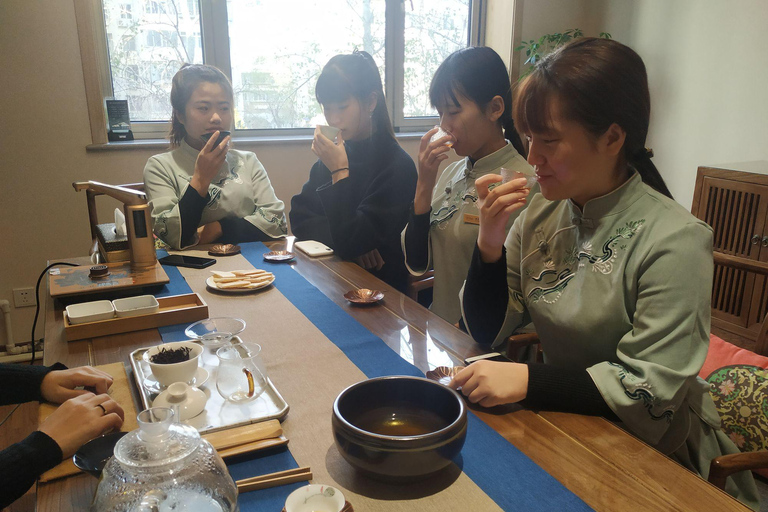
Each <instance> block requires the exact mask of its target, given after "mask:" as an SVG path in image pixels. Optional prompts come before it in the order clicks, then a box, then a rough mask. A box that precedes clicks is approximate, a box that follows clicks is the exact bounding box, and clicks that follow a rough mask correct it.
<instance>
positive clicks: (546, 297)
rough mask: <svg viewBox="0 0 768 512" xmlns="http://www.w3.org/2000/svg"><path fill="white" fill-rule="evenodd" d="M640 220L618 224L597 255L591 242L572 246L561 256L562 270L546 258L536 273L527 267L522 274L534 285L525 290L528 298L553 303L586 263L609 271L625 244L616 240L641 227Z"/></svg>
mask: <svg viewBox="0 0 768 512" xmlns="http://www.w3.org/2000/svg"><path fill="white" fill-rule="evenodd" d="M643 224H645V219H640V220H634V221H630V222H627V224H626V226H622V227H620V228H618V229H617V230H616V234H615V235H613V236H612V237H610V238H609V239H608V240H606V241H605V243H603V244H602V246H601V247H602V252H601V254H599V255H595V254H593V252H592V243H591V242H585V243H583V244H582V246H581V248H580V249H579V248H576V247H574V248H572V249H571V250H569V251H566V253H565V257H564V258H563V260H562V264H563V265H564V266H565V268H564V269H562V270H558V269H557V268H555V264H554V262H553V261H552V260H551V259H547V260H546V262H545V264H544V269H543V270H542V271H541V272H539V273H538V274H537V275H536V274H534V273H533V271H531V270H528V271H526V275H527V276H528V277H529V278H530V280H531V281H533V282H534V283H536V285H537V286H534V287H533V288H532V289H531V290H530V291H529V292H528V302H530V303H532V304H533V303H536V302H539V301H543V302H546V303H547V304H554V303H555V302H557V300H558V299H559V298H560V296H561V295H562V294H563V291H564V290H565V288H566V287H567V286H568V283H569V282H570V281H571V279H573V277H574V276H575V275H576V270H578V269H580V268H582V267H584V266H586V265H587V264H590V265H591V267H592V271H593V272H600V273H601V274H603V275H608V274H610V273H611V272H613V268H614V262H615V261H616V259H617V258H618V257H619V254H621V253H622V251H625V250H626V247H627V246H626V245H625V244H621V245H619V243H620V242H623V241H626V240H629V239H631V238H632V237H634V236H635V235H636V234H637V232H638V231H640V229H641V228H642V227H643ZM574 267H575V269H574Z"/></svg>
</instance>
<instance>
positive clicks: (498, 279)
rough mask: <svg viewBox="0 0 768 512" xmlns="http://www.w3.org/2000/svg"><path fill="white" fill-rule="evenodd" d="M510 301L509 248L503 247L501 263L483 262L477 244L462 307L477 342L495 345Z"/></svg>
mask: <svg viewBox="0 0 768 512" xmlns="http://www.w3.org/2000/svg"><path fill="white" fill-rule="evenodd" d="M508 301H509V290H508V287H507V251H506V249H504V248H502V250H501V258H500V259H499V261H496V262H493V263H484V262H483V260H482V258H481V257H480V249H478V248H477V244H475V252H474V253H473V254H472V262H471V263H470V265H469V272H468V273H467V282H466V284H465V285H464V296H463V299H462V304H463V306H464V307H463V312H464V321H465V323H466V325H467V328H468V329H469V333H470V334H471V335H472V338H474V340H475V341H476V342H478V343H481V344H483V345H490V344H491V343H493V340H494V339H496V336H497V335H498V334H499V331H500V330H501V326H502V325H503V324H504V315H506V313H507V302H508Z"/></svg>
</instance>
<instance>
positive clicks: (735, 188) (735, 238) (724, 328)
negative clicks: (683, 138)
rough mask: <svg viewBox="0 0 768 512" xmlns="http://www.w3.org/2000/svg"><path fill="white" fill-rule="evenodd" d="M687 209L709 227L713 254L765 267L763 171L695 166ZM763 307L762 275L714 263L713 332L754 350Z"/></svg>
mask: <svg viewBox="0 0 768 512" xmlns="http://www.w3.org/2000/svg"><path fill="white" fill-rule="evenodd" d="M766 173H768V166H766ZM691 212H692V213H693V214H694V215H695V216H696V217H698V218H699V219H701V220H703V221H704V222H706V223H707V224H709V225H710V226H712V229H713V230H714V242H713V245H714V251H715V252H716V253H718V252H719V253H721V254H724V255H727V256H729V257H731V258H734V259H735V260H737V261H738V260H742V261H744V260H747V261H749V262H753V263H760V262H766V266H768V218H767V217H768V175H764V174H759V173H754V172H744V171H735V170H727V169H715V168H711V167H699V170H698V174H697V176H696V189H695V191H694V196H693V204H692V206H691ZM766 312H768V280H766V279H765V277H764V276H761V275H757V274H755V273H753V272H747V271H745V270H739V269H735V268H732V267H724V266H722V265H717V264H716V265H715V274H714V282H713V287H712V332H713V333H715V334H717V335H718V336H720V337H721V338H723V339H726V340H728V341H730V342H732V343H735V344H737V345H740V346H742V347H745V348H748V349H750V350H755V344H756V340H757V336H758V333H759V332H760V327H761V323H762V321H763V319H764V318H765V315H766Z"/></svg>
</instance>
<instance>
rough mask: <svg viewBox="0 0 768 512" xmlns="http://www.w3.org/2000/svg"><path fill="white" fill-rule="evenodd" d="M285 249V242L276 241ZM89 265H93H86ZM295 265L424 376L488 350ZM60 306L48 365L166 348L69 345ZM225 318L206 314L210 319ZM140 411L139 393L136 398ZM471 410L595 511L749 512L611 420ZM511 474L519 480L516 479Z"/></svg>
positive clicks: (356, 271) (330, 269) (122, 340)
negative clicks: (366, 301) (363, 301)
mask: <svg viewBox="0 0 768 512" xmlns="http://www.w3.org/2000/svg"><path fill="white" fill-rule="evenodd" d="M273 245H274V248H275V249H280V248H283V247H282V243H275V244H273ZM81 261H82V262H85V261H87V260H81ZM294 265H295V267H294V268H295V269H296V270H297V271H298V272H299V273H300V274H301V275H302V276H304V277H305V278H306V279H307V280H308V281H309V282H310V283H312V284H313V285H314V286H316V287H317V288H318V289H319V290H320V291H322V292H323V293H324V294H325V295H326V296H327V297H329V298H330V299H331V300H333V301H334V302H336V303H337V304H339V305H340V306H342V307H343V308H345V310H346V311H348V312H349V314H351V315H352V316H353V317H355V319H356V320H357V321H358V322H360V323H361V324H362V325H364V326H365V327H366V328H367V329H369V330H370V331H371V332H373V333H374V334H376V335H377V336H379V337H380V338H381V339H382V340H383V341H384V342H385V343H386V344H387V345H388V346H390V347H391V348H392V349H393V350H394V351H395V352H397V353H398V354H400V356H401V357H403V358H404V359H406V360H408V361H410V362H412V363H413V364H414V365H415V366H417V367H418V368H419V369H421V370H422V371H427V370H429V369H431V368H433V367H434V366H439V365H443V364H445V362H446V361H447V360H449V359H450V360H451V361H452V362H453V363H455V364H460V362H461V361H462V360H463V359H464V358H465V357H468V356H471V355H477V354H480V353H482V352H483V350H482V349H481V348H480V347H478V346H477V344H476V343H474V341H472V339H471V338H469V336H467V335H466V334H464V333H462V332H460V331H459V330H458V329H456V328H455V327H453V326H452V325H450V324H449V323H447V322H445V321H444V320H442V319H441V318H439V317H437V316H436V315H433V314H432V313H430V312H429V311H428V310H426V309H424V308H423V307H421V306H419V305H418V304H417V303H415V302H414V301H412V300H411V299H410V298H408V297H406V296H405V295H402V294H400V293H397V292H395V291H392V290H391V288H390V287H388V286H387V285H385V284H383V283H381V282H380V281H378V280H377V279H376V278H374V277H373V276H372V275H370V274H369V273H367V272H366V271H364V270H363V269H361V268H360V267H358V266H357V265H355V264H353V263H349V262H343V261H341V260H339V259H338V258H336V257H334V256H331V257H324V258H319V259H311V258H308V257H306V256H304V255H303V254H301V253H299V254H298V255H297V259H296V263H295V264H294ZM382 287H383V289H386V290H389V291H388V292H387V295H386V298H385V299H384V301H383V303H382V304H381V305H380V306H378V307H373V308H354V307H349V305H348V303H347V302H346V300H344V298H343V297H342V295H343V294H344V293H345V292H346V291H348V290H350V289H353V288H378V289H382ZM62 309H63V308H62V307H61V305H59V304H58V303H54V301H52V300H51V299H50V297H49V299H48V301H47V306H46V328H45V334H46V338H45V339H46V341H45V364H47V365H48V364H53V363H54V362H56V361H62V362H64V363H65V364H67V365H68V366H70V367H72V366H78V365H84V364H90V365H99V364H106V363H113V362H118V361H120V362H122V363H124V364H126V366H129V364H128V357H129V354H130V353H131V352H132V351H134V350H136V349H138V348H141V347H146V346H150V345H156V344H159V343H161V342H162V340H161V338H160V334H159V332H158V331H157V330H156V329H149V330H144V331H138V332H132V333H127V334H119V335H113V336H104V337H100V338H93V339H87V340H80V341H74V342H70V343H67V342H65V341H64V337H63V317H62ZM221 314H223V312H216V311H209V315H210V316H212V317H213V316H220V315H221ZM134 399H135V405H136V406H137V409H138V407H139V402H138V397H134ZM473 411H474V412H475V414H477V415H478V416H479V417H480V418H481V419H482V420H483V421H485V422H486V423H488V424H489V425H490V426H491V427H493V428H494V429H495V430H496V431H497V432H499V433H500V434H501V435H502V436H504V437H505V438H506V439H507V440H508V441H510V442H511V443H512V444H514V445H515V446H516V447H517V448H518V449H520V450H521V451H522V452H523V453H525V454H526V455H527V456H528V457H530V458H531V459H532V460H533V461H534V462H536V463H537V464H538V465H539V466H541V467H542V468H543V469H544V470H546V471H547V472H548V473H549V474H551V475H552V476H553V477H555V478H556V479H557V480H559V481H560V482H561V483H562V484H563V485H565V487H567V488H568V489H570V490H571V491H572V492H574V493H575V494H576V495H578V496H579V497H581V498H582V499H583V500H584V501H585V502H586V503H587V504H589V505H590V506H591V507H593V508H594V509H595V510H601V511H602V510H605V511H614V510H644V511H645V510H648V511H652V510H658V511H665V512H666V511H669V510H697V511H700V510H710V509H711V510H729V511H731V510H733V511H737V510H744V511H747V510H749V509H748V508H747V507H745V506H743V505H741V504H740V503H739V502H738V501H736V500H734V499H733V498H731V497H730V496H729V495H727V494H726V493H724V492H723V491H721V490H720V489H717V488H716V487H714V486H712V485H710V484H709V483H708V482H706V481H704V480H702V479H701V478H699V477H698V476H697V475H695V474H693V473H691V472H690V471H688V470H686V469H685V468H683V467H682V466H680V465H678V464H677V463H675V462H674V461H672V460H671V459H669V458H667V457H666V456H664V455H662V454H661V453H659V452H657V451H656V450H654V449H653V448H651V447H649V446H648V445H646V444H645V443H643V442H642V441H639V440H638V439H636V438H635V437H633V436H632V435H630V434H628V433H626V432H624V431H623V430H621V429H620V428H619V427H617V426H616V425H614V424H613V423H611V422H609V421H607V420H605V419H603V418H597V417H591V416H581V415H576V414H566V413H551V412H542V413H538V414H537V413H534V412H532V411H529V410H525V409H521V408H520V407H518V406H509V407H501V408H495V409H493V410H484V409H482V408H477V407H474V408H473ZM509 478H514V475H509ZM96 485H97V480H96V479H95V478H93V477H91V476H88V475H78V476H74V477H69V478H66V479H63V480H59V481H54V482H50V483H47V484H39V485H38V488H37V510H38V511H40V512H47V511H68V510H87V508H88V506H89V504H90V501H91V498H92V497H93V493H94V492H95V490H96Z"/></svg>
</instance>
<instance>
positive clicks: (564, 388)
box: [523, 364, 619, 421]
mask: <svg viewBox="0 0 768 512" xmlns="http://www.w3.org/2000/svg"><path fill="white" fill-rule="evenodd" d="M523 403H524V405H525V406H526V407H528V408H530V409H534V410H545V411H561V412H571V413H576V414H587V415H590V416H602V417H604V418H607V419H609V420H611V421H618V420H619V418H618V416H616V413H614V412H613V410H612V409H611V408H610V407H608V404H607V403H606V402H605V399H603V395H601V394H600V391H599V390H598V389H597V386H596V385H595V382H594V381H593V380H592V377H590V375H589V373H588V372H587V371H586V370H584V369H583V368H562V367H558V366H552V365H549V364H529V365H528V394H527V396H526V397H525V401H524V402H523Z"/></svg>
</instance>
